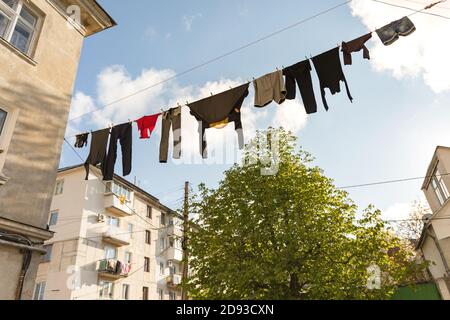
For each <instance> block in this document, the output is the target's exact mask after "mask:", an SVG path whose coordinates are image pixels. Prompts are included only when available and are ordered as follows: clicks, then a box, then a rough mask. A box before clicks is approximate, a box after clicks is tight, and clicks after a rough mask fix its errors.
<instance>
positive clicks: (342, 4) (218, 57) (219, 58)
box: [68, 0, 353, 123]
mask: <svg viewBox="0 0 450 320" xmlns="http://www.w3.org/2000/svg"><path fill="white" fill-rule="evenodd" d="M352 1H353V0H348V1H345V2H341V3H340V4H338V5H336V6H333V7H331V8H328V9H326V10H324V11H321V12H319V13H317V14H315V15H312V16H310V17H308V18H305V19H302V20H300V21H297V22H295V23H293V24H291V25H288V26H286V27H284V28H282V29H279V30H277V31H275V32H272V33H270V34H268V35H266V36H263V37H261V38H259V39H256V40H254V41H252V42H249V43H247V44H244V45H242V46H240V47H238V48H236V49H233V50H231V51H228V52H226V53H224V54H222V55H220V56H217V57H215V58H213V59H210V60H208V61H206V62H203V63H201V64H198V65H196V66H194V67H191V68H189V69H187V70H185V71H182V72H180V73H177V74H175V75H173V76H171V77H169V78H167V79H165V80H162V81H159V82H156V83H154V84H151V85H149V86H147V87H145V88H143V89H140V90H138V91H136V92H134V93H131V94H129V95H126V96H124V97H122V98H120V99H117V100H115V101H112V102H109V103H107V104H105V105H103V106H101V107H99V108H97V109H94V110H92V111H89V112H86V113H84V114H81V115H79V116H76V117H74V118H72V119H69V121H68V122H69V123H70V122H73V121H75V120H78V119H81V118H84V117H85V116H87V115H88V114H92V113H95V112H98V111H100V110H104V109H106V108H108V107H110V106H112V105H114V104H116V103H119V102H122V101H124V100H127V99H129V98H131V97H134V96H136V95H138V94H141V93H143V92H145V91H148V90H150V89H153V88H155V87H157V86H160V85H162V84H165V83H167V82H169V81H172V80H174V79H177V78H179V77H181V76H184V75H186V74H188V73H191V72H192V71H195V70H197V69H200V68H202V67H204V66H207V65H209V64H211V63H214V62H216V61H219V60H222V59H224V58H226V57H228V56H230V55H233V54H235V53H237V52H239V51H242V50H244V49H247V48H249V47H251V46H254V45H255V44H258V43H260V42H262V41H265V40H267V39H270V38H272V37H274V36H276V35H278V34H280V33H283V32H285V31H287V30H290V29H292V28H295V27H297V26H299V25H301V24H304V23H306V22H308V21H310V20H313V19H315V18H318V17H320V16H322V15H324V14H327V13H328V12H331V11H333V10H336V9H338V8H340V7H342V6H345V5H346V4H348V3H350V2H352Z"/></svg>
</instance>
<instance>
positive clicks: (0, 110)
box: [0, 106, 9, 137]
mask: <svg viewBox="0 0 450 320" xmlns="http://www.w3.org/2000/svg"><path fill="white" fill-rule="evenodd" d="M1 113H4V114H5V119H4V120H3V122H0V137H1V136H2V133H3V131H4V129H5V127H6V124H7V123H8V118H9V112H8V110H5V109H3V108H2V107H1V106H0V114H1Z"/></svg>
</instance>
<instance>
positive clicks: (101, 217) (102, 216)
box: [97, 214, 105, 223]
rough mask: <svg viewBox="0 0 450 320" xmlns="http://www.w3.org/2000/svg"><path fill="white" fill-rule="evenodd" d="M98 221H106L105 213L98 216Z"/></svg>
mask: <svg viewBox="0 0 450 320" xmlns="http://www.w3.org/2000/svg"><path fill="white" fill-rule="evenodd" d="M97 222H99V223H101V222H105V215H103V214H99V215H98V217H97Z"/></svg>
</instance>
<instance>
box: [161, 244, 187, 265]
mask: <svg viewBox="0 0 450 320" xmlns="http://www.w3.org/2000/svg"><path fill="white" fill-rule="evenodd" d="M160 256H162V257H163V258H164V259H166V260H173V261H176V262H181V261H183V251H182V250H180V249H176V248H173V247H170V248H167V249H165V250H163V251H162V252H161V253H160Z"/></svg>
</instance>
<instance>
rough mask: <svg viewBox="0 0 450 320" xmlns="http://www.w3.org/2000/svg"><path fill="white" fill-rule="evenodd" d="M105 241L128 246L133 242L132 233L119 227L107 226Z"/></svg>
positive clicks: (104, 235)
mask: <svg viewBox="0 0 450 320" xmlns="http://www.w3.org/2000/svg"><path fill="white" fill-rule="evenodd" d="M102 234H103V241H105V242H108V243H110V244H112V245H115V246H119V247H120V246H128V245H130V242H131V234H130V233H129V232H127V231H124V230H121V229H119V228H117V227H112V226H106V227H105V228H104V229H103V233H102Z"/></svg>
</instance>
